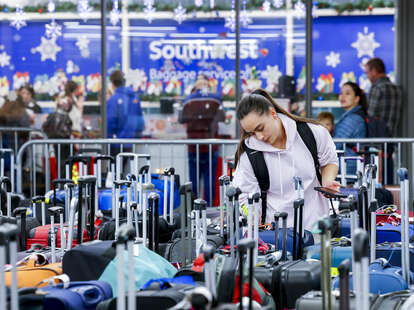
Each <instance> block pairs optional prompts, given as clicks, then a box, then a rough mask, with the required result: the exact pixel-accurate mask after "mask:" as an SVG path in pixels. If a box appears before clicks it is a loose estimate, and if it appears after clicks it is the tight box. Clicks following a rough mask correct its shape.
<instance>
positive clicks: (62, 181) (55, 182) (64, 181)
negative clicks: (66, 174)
mask: <svg viewBox="0 0 414 310" xmlns="http://www.w3.org/2000/svg"><path fill="white" fill-rule="evenodd" d="M52 184H53V205H54V206H56V188H57V187H59V185H63V186H65V184H74V182H73V180H71V179H54V180H53V181H52Z"/></svg>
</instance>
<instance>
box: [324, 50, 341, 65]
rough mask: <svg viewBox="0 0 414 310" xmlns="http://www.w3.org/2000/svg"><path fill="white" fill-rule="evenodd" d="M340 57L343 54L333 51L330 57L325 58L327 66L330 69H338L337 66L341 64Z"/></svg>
mask: <svg viewBox="0 0 414 310" xmlns="http://www.w3.org/2000/svg"><path fill="white" fill-rule="evenodd" d="M340 57H341V54H339V53H335V52H332V51H331V52H330V53H329V55H327V56H325V59H326V65H327V66H328V67H332V68H336V66H337V65H339V64H340V63H341V60H340Z"/></svg>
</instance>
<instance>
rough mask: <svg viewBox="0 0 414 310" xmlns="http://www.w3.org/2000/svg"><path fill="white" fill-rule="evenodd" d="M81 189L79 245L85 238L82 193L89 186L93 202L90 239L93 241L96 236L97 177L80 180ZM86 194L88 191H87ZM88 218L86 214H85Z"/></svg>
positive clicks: (79, 194) (79, 201)
mask: <svg viewBox="0 0 414 310" xmlns="http://www.w3.org/2000/svg"><path fill="white" fill-rule="evenodd" d="M78 184H79V189H78V206H79V208H78V230H77V234H78V236H77V241H78V244H81V243H82V241H83V240H82V237H83V222H82V213H83V211H84V210H83V208H82V205H83V201H82V200H83V197H82V192H83V189H84V188H85V189H86V188H87V187H88V186H89V188H90V201H91V209H90V227H89V235H90V239H91V240H93V239H94V236H95V187H96V177H95V176H86V177H80V178H79V179H78ZM85 194H86V191H85ZM85 216H86V212H85Z"/></svg>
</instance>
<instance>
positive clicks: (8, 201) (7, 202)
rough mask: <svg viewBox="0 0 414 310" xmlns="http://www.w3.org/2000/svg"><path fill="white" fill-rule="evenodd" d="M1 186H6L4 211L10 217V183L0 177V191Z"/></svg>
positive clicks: (8, 180)
mask: <svg viewBox="0 0 414 310" xmlns="http://www.w3.org/2000/svg"><path fill="white" fill-rule="evenodd" d="M3 184H5V185H6V210H7V216H8V217H10V216H11V192H12V183H11V181H10V179H9V178H8V177H0V189H1V188H3ZM0 212H1V201H0Z"/></svg>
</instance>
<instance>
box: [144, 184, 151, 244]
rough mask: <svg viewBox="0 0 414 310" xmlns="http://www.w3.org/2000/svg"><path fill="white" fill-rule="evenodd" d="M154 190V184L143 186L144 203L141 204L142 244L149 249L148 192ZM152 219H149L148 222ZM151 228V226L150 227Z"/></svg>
mask: <svg viewBox="0 0 414 310" xmlns="http://www.w3.org/2000/svg"><path fill="white" fill-rule="evenodd" d="M153 190H154V184H151V183H150V184H142V185H141V191H142V203H141V212H142V240H143V241H142V244H143V245H144V246H145V247H147V238H148V227H147V218H148V214H147V212H148V210H147V206H148V191H151V192H152V191H153ZM149 220H150V218H148V221H149ZM150 227H151V226H150Z"/></svg>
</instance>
